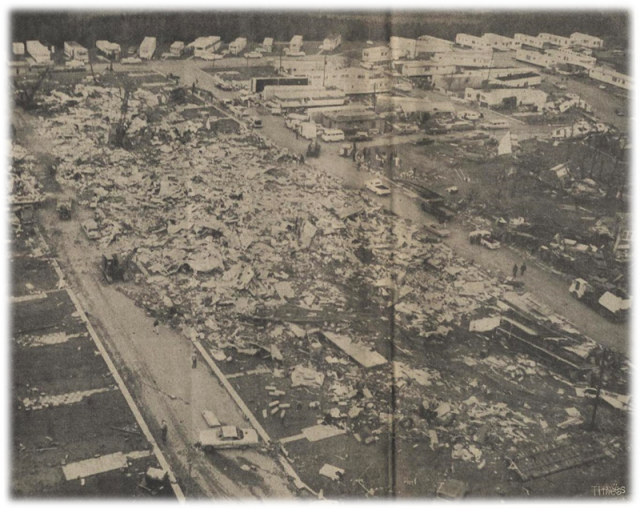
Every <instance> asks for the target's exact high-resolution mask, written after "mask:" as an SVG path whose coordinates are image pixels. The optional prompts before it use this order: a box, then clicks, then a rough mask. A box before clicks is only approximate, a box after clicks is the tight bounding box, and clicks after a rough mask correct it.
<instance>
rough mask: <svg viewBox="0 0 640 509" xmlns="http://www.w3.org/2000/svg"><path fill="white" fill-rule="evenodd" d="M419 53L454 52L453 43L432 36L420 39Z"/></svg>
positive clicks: (424, 36)
mask: <svg viewBox="0 0 640 509" xmlns="http://www.w3.org/2000/svg"><path fill="white" fill-rule="evenodd" d="M416 48H417V53H446V52H448V51H453V42H452V41H447V40H446V39H440V38H438V37H432V36H430V35H421V36H420V37H418V44H417V46H416Z"/></svg>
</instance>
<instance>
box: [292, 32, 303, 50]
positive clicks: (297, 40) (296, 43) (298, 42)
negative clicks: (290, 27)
mask: <svg viewBox="0 0 640 509" xmlns="http://www.w3.org/2000/svg"><path fill="white" fill-rule="evenodd" d="M302 44H303V41H302V36H301V35H294V36H293V37H292V38H291V42H289V53H300V51H302Z"/></svg>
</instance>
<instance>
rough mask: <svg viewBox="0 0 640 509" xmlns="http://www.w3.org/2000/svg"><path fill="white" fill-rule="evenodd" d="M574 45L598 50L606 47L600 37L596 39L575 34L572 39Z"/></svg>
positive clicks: (578, 33)
mask: <svg viewBox="0 0 640 509" xmlns="http://www.w3.org/2000/svg"><path fill="white" fill-rule="evenodd" d="M570 39H571V41H572V42H573V44H577V45H579V46H584V47H585V48H591V49H598V48H603V47H604V41H603V40H602V39H600V37H594V36H593V35H589V34H582V33H580V32H573V33H572V34H571V37H570Z"/></svg>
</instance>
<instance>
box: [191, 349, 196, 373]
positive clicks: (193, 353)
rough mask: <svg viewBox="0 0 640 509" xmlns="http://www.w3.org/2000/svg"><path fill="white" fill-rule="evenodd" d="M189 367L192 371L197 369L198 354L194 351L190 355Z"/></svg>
mask: <svg viewBox="0 0 640 509" xmlns="http://www.w3.org/2000/svg"><path fill="white" fill-rule="evenodd" d="M191 367H192V368H193V369H196V368H197V367H198V354H196V351H195V350H194V351H193V352H192V353H191Z"/></svg>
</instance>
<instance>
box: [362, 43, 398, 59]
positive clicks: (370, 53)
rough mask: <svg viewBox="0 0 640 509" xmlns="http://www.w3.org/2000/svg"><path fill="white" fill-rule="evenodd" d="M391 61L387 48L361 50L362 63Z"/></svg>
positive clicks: (377, 47) (378, 47)
mask: <svg viewBox="0 0 640 509" xmlns="http://www.w3.org/2000/svg"><path fill="white" fill-rule="evenodd" d="M389 60H391V50H390V49H389V48H388V47H387V46H376V47H374V48H365V49H363V50H362V61H363V62H367V63H377V62H388V61H389Z"/></svg>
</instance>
